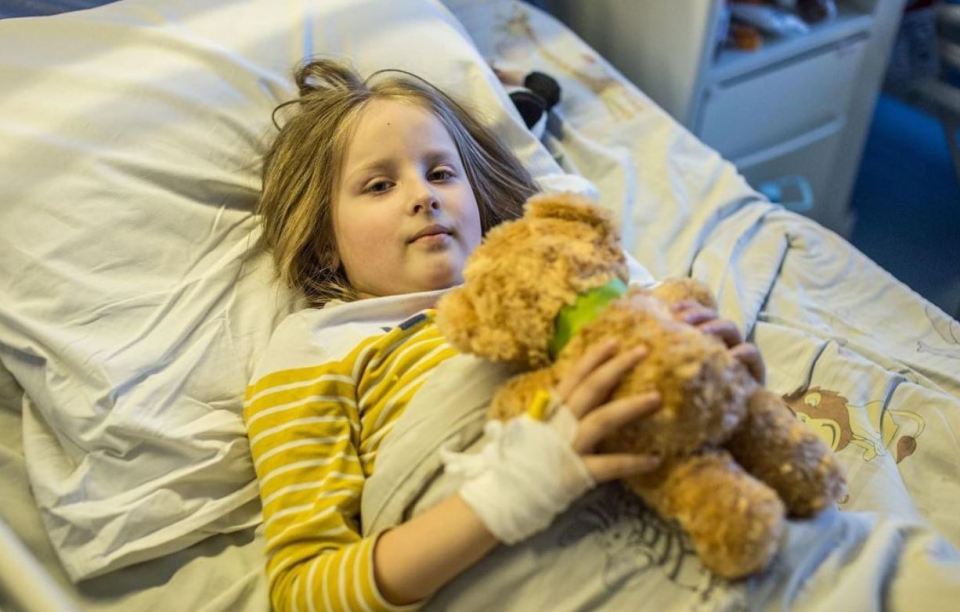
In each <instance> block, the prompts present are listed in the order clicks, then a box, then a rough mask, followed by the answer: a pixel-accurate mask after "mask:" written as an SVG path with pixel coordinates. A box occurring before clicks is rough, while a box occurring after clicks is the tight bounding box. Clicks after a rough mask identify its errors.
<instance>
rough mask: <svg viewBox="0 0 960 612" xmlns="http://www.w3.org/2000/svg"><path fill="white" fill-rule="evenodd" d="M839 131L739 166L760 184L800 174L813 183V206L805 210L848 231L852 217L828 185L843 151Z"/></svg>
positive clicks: (755, 184) (844, 232)
mask: <svg viewBox="0 0 960 612" xmlns="http://www.w3.org/2000/svg"><path fill="white" fill-rule="evenodd" d="M842 147H843V142H842V141H841V139H840V137H839V134H833V135H832V136H825V137H823V138H821V139H818V140H815V141H813V142H810V143H808V144H807V145H806V146H804V147H802V148H798V149H796V150H794V151H792V152H790V153H788V154H786V155H782V156H779V157H773V158H770V159H768V160H766V161H764V162H761V163H757V164H755V165H753V166H750V167H740V168H739V170H740V172H741V173H742V174H743V176H744V178H746V179H747V182H749V183H750V185H752V186H753V187H754V188H760V187H761V186H762V185H763V184H764V183H766V182H767V181H775V180H777V179H780V178H782V177H784V176H792V175H799V176H802V177H803V178H804V179H805V180H806V181H807V182H808V183H809V184H810V186H811V187H812V190H813V193H812V195H813V202H812V203H813V208H812V209H811V210H808V211H805V212H804V214H805V215H806V216H808V217H810V218H812V219H814V220H816V221H818V222H819V223H821V224H823V225H825V226H827V227H829V228H830V229H832V230H834V231H835V232H837V233H839V234H841V235H849V232H850V229H851V224H852V218H851V216H850V212H849V210H848V209H847V208H846V206H843V205H841V206H839V207H838V204H840V203H839V202H837V200H836V198H835V197H831V196H832V195H833V191H835V190H832V189H831V186H830V185H831V181H830V179H831V176H832V172H833V170H834V168H835V167H836V165H837V163H838V158H839V156H841V155H843V150H842Z"/></svg>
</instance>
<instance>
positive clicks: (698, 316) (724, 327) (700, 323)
mask: <svg viewBox="0 0 960 612" xmlns="http://www.w3.org/2000/svg"><path fill="white" fill-rule="evenodd" d="M673 312H674V316H675V317H676V318H677V320H680V321H685V322H686V323H689V324H690V325H693V326H695V327H697V328H699V329H700V330H701V331H703V332H704V333H707V334H710V335H712V336H716V337H717V338H719V339H720V340H722V341H723V343H724V344H725V345H726V346H727V350H728V351H729V353H730V356H731V357H733V358H734V359H736V360H737V361H739V362H740V363H742V364H743V365H744V366H746V368H747V371H749V372H750V375H751V376H753V378H754V380H756V381H757V382H758V383H760V384H761V385H762V384H763V381H764V380H765V379H766V366H765V365H764V363H763V357H762V356H761V355H760V350H759V349H757V347H756V345H754V344H751V343H749V342H744V341H743V336H742V335H741V334H740V330H739V329H738V328H737V325H736V324H735V323H734V322H733V321H728V320H727V319H721V318H719V315H718V314H717V311H716V310H713V309H712V308H707V307H706V306H703V305H701V304H699V303H697V302H690V301H683V302H678V303H676V304H674V305H673Z"/></svg>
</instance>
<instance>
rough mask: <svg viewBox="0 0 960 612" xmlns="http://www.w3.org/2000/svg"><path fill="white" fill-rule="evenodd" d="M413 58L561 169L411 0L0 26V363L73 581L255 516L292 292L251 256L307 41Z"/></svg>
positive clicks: (254, 6)
mask: <svg viewBox="0 0 960 612" xmlns="http://www.w3.org/2000/svg"><path fill="white" fill-rule="evenodd" d="M317 54H324V55H327V56H331V55H332V56H335V57H343V58H349V59H350V60H351V61H352V63H353V64H354V65H355V66H356V67H357V68H358V69H359V70H360V72H361V73H369V72H371V71H372V70H374V69H377V68H383V67H398V68H402V69H406V70H409V71H412V72H415V73H417V74H420V75H422V76H424V77H426V78H427V79H429V80H431V81H432V82H433V83H434V84H436V85H437V86H439V87H441V88H442V89H444V90H445V91H448V92H449V93H451V94H452V95H453V96H454V97H456V98H458V99H460V100H461V101H463V102H464V103H466V104H467V105H468V106H470V107H471V108H474V109H476V110H477V111H478V113H479V115H480V117H481V119H482V120H483V121H484V122H485V123H486V124H488V125H490V126H492V127H493V128H494V129H495V130H496V131H497V133H498V134H499V135H500V136H501V137H502V138H504V140H505V141H506V143H507V144H508V145H509V146H510V147H511V148H512V149H513V150H514V151H515V152H517V153H518V155H519V156H520V157H521V159H522V160H523V161H524V162H525V163H526V164H527V165H528V167H529V168H530V170H531V172H532V173H533V174H534V176H535V177H543V176H545V175H548V174H556V173H558V172H560V169H559V167H558V166H557V165H556V164H555V163H554V162H553V160H552V159H551V158H550V156H549V154H548V153H547V152H546V151H545V150H544V149H543V147H542V145H541V144H540V142H539V141H537V139H536V138H534V137H533V136H532V135H530V134H529V132H528V131H527V130H526V129H524V127H523V124H522V121H521V120H520V118H519V116H518V115H517V114H516V112H515V110H514V109H513V107H512V105H511V104H510V103H509V99H508V98H507V97H506V94H505V93H504V92H503V90H502V88H501V87H500V86H499V83H498V82H497V80H496V78H495V76H494V75H493V73H492V72H491V71H490V70H489V68H488V66H487V65H486V64H485V62H484V60H483V58H482V57H481V56H480V55H479V54H478V53H477V52H476V50H475V49H474V48H473V46H472V45H471V43H470V41H469V40H468V38H467V37H466V35H465V34H464V32H463V30H462V28H461V26H460V25H459V23H458V22H457V21H456V20H455V19H454V18H452V16H451V15H450V14H449V12H448V11H447V10H446V9H445V8H444V7H443V6H442V5H441V4H439V3H437V2H432V1H430V0H400V1H389V2H387V1H380V2H374V1H373V0H359V1H358V0H311V1H300V0H285V1H283V0H252V1H248V2H243V3H236V2H232V1H227V0H197V1H192V2H168V1H166V0H124V1H122V2H117V3H112V4H108V5H105V6H102V7H99V8H96V9H92V10H88V11H80V12H75V13H66V14H61V15H57V16H53V17H41V18H27V19H10V20H4V21H0V90H2V91H3V92H4V93H3V95H2V96H0V156H2V158H3V160H4V163H3V164H0V202H3V207H2V208H0V295H3V300H2V301H0V359H2V361H3V364H4V366H5V367H6V368H8V369H9V371H10V372H11V373H12V374H13V375H14V376H15V378H16V380H17V382H18V383H19V384H20V385H21V386H22V387H23V388H24V390H25V391H26V393H27V395H28V396H29V401H28V402H27V404H26V411H25V415H24V432H25V435H24V447H25V452H26V455H27V459H28V461H27V464H28V466H29V470H30V478H31V482H32V486H33V490H34V492H35V494H36V498H37V502H38V503H39V505H40V507H41V508H42V510H43V512H42V515H43V519H44V522H45V525H46V527H47V529H48V532H49V535H50V539H51V541H52V543H53V545H54V547H55V549H56V550H57V551H58V553H59V555H60V558H61V560H62V562H63V563H64V566H65V567H66V568H67V571H68V572H69V574H70V576H71V577H72V578H73V579H81V578H86V577H89V576H93V575H96V574H99V573H103V572H106V571H109V570H111V569H115V568H117V567H121V566H124V565H128V564H131V563H135V562H137V561H142V560H144V559H148V558H151V557H154V556H157V555H160V554H164V553H167V552H170V551H173V550H177V549H179V548H182V547H184V546H186V545H189V544H190V543H191V542H193V541H196V540H198V539H200V538H203V537H206V536H207V535H209V534H211V533H216V532H223V531H229V530H233V529H238V528H242V527H243V526H245V525H249V524H252V523H254V522H256V521H257V520H259V518H258V507H257V502H256V498H257V487H256V482H255V480H254V473H253V469H252V466H251V465H250V460H249V453H248V451H247V447H246V440H245V438H244V431H243V425H242V422H241V418H240V407H241V397H242V393H243V389H244V386H245V384H246V382H247V381H248V379H249V376H250V374H251V370H252V366H253V359H254V356H255V355H256V354H257V353H258V352H259V351H260V350H262V348H263V347H264V346H265V344H266V342H267V340H268V338H269V335H270V333H271V331H272V329H273V328H274V327H275V326H276V325H277V324H278V322H279V321H280V320H281V319H282V318H283V317H284V316H285V315H286V314H287V313H289V312H290V311H291V310H293V309H294V308H295V300H294V299H293V298H292V297H291V296H290V295H289V294H288V292H286V291H284V290H281V289H278V288H277V287H276V285H275V282H274V278H273V273H272V269H271V265H270V263H269V261H268V259H267V258H266V257H264V256H262V255H251V252H250V246H251V245H252V244H253V243H254V242H255V240H256V238H257V229H256V225H257V221H256V219H255V218H254V216H253V215H252V214H251V210H252V207H253V204H254V202H255V199H256V194H257V191H258V188H259V176H258V173H259V160H260V158H261V155H262V153H263V152H264V150H265V146H266V143H267V142H268V141H269V139H270V138H271V136H272V134H273V133H275V132H274V128H273V127H272V124H271V122H270V115H271V111H272V110H273V108H274V107H275V106H276V105H277V104H278V103H279V102H281V101H284V100H287V99H290V98H292V97H293V96H294V95H295V87H294V85H293V83H292V78H291V72H292V68H293V66H294V65H295V64H296V63H297V62H298V61H300V60H301V59H302V58H303V57H304V56H313V55H317Z"/></svg>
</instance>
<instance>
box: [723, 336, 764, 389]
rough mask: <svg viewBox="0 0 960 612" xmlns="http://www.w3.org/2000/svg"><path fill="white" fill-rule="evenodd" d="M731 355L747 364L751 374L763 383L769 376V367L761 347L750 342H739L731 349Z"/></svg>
mask: <svg viewBox="0 0 960 612" xmlns="http://www.w3.org/2000/svg"><path fill="white" fill-rule="evenodd" d="M730 356H731V357H733V358H734V359H736V360H737V361H739V362H740V363H742V364H743V365H744V366H746V368H747V370H748V371H749V372H750V375H751V376H752V377H753V379H754V380H756V381H757V382H758V383H760V384H761V385H762V384H764V381H765V380H766V377H767V368H766V366H765V365H764V363H763V356H761V355H760V349H758V348H757V345H755V344H751V343H749V342H744V343H743V344H738V345H737V346H735V347H733V348H732V349H730Z"/></svg>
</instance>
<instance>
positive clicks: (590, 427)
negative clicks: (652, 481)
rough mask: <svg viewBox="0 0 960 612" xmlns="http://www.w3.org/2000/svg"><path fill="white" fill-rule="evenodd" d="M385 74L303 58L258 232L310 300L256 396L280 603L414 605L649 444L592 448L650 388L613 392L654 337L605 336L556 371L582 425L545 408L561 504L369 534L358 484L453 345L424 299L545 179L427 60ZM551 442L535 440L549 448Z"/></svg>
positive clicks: (466, 507)
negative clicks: (556, 424) (627, 394)
mask: <svg viewBox="0 0 960 612" xmlns="http://www.w3.org/2000/svg"><path fill="white" fill-rule="evenodd" d="M375 76H377V77H379V78H377V79H376V80H371V79H368V80H366V81H364V80H362V79H361V78H360V77H359V76H358V75H357V74H355V73H354V72H353V71H351V70H349V69H347V68H345V67H343V66H341V65H339V64H337V63H334V62H331V61H315V62H312V63H309V64H307V65H306V66H304V67H303V68H301V69H300V70H299V71H298V72H297V74H296V81H297V84H298V86H299V88H300V98H299V100H297V101H296V102H297V103H298V105H299V112H298V114H297V115H296V116H295V117H293V118H292V119H290V120H289V121H288V122H287V123H286V124H285V125H284V126H283V128H282V129H281V130H280V133H279V135H278V137H277V140H276V142H275V144H274V145H273V147H272V148H271V150H270V151H269V152H268V154H267V156H266V159H265V163H264V169H263V191H262V195H261V198H260V202H259V213H260V214H261V215H262V220H263V230H264V231H263V243H264V246H265V247H267V248H269V249H270V250H271V251H272V253H273V256H274V261H275V264H276V267H277V270H278V273H279V276H280V278H281V279H282V280H283V281H284V282H285V283H287V284H288V285H289V286H291V287H293V288H295V289H298V290H300V291H302V292H303V293H304V295H305V296H306V298H307V300H308V301H309V303H310V307H309V308H307V309H305V310H303V311H300V312H297V313H294V314H293V315H291V316H290V317H288V318H287V319H286V320H284V321H283V322H282V323H281V325H280V326H279V327H278V328H277V330H276V331H275V333H274V335H273V337H272V338H271V341H270V345H269V347H268V349H267V351H266V354H265V355H264V356H263V358H262V359H261V362H260V364H259V365H258V368H257V372H256V373H255V375H254V377H253V380H252V382H251V384H250V386H249V387H248V390H247V401H246V407H245V410H244V419H245V422H246V425H247V429H248V436H249V440H250V448H251V453H252V456H253V459H254V465H255V468H256V471H257V475H258V478H259V485H260V494H261V500H262V504H263V517H264V521H265V535H266V543H267V544H266V546H267V553H268V556H269V560H268V564H267V574H268V580H269V583H270V589H271V598H272V601H273V605H274V606H275V607H276V608H278V609H303V610H306V609H311V610H312V609H318V608H319V609H351V610H359V609H367V610H380V609H384V610H390V609H405V608H402V607H401V606H406V605H408V604H413V605H414V607H415V605H416V604H417V603H418V602H422V601H423V600H424V599H425V598H427V597H429V596H430V595H431V594H433V593H434V592H435V591H436V590H437V589H439V588H440V587H441V586H443V585H444V584H446V583H447V582H449V581H450V580H451V579H453V578H454V577H455V576H456V575H457V574H459V573H460V572H462V571H463V570H464V569H466V568H468V567H469V566H471V565H472V564H473V563H475V562H476V561H478V560H479V559H481V558H482V557H483V556H484V555H485V554H487V553H488V552H489V551H490V550H492V549H493V548H494V547H495V546H496V545H497V543H498V542H499V541H502V540H506V539H516V538H517V537H525V536H526V535H529V534H530V533H532V532H533V531H536V530H538V529H541V528H543V527H545V526H546V524H547V523H549V522H550V520H551V519H552V517H553V516H555V515H556V514H557V513H559V512H560V511H562V510H563V509H564V508H565V507H566V506H567V505H568V504H569V503H570V502H571V501H573V499H574V498H576V497H577V496H579V495H580V494H582V493H583V492H584V491H585V490H586V489H587V488H589V487H591V486H593V485H595V484H596V483H600V482H605V481H608V480H611V479H616V478H622V477H625V476H629V475H632V474H636V473H640V472H643V471H646V470H650V469H652V468H653V467H654V466H655V464H656V460H655V459H654V458H652V457H648V456H632V455H623V456H615V455H593V454H591V451H592V449H593V448H594V447H595V446H596V445H597V443H598V442H599V441H600V440H601V439H603V438H604V437H605V436H606V435H607V434H608V433H610V432H612V431H613V430H615V429H617V428H619V427H621V426H623V425H624V424H627V423H629V422H631V421H633V420H635V419H638V418H643V417H644V416H645V415H647V414H649V413H651V412H652V411H654V410H655V409H656V408H657V405H658V398H657V397H654V396H643V397H636V398H631V399H628V400H619V401H613V402H609V403H608V402H607V401H606V400H607V398H608V396H609V394H610V392H611V390H612V389H613V388H614V387H615V386H616V384H617V382H618V381H619V379H620V377H621V375H622V374H623V373H624V372H626V371H627V370H628V369H630V368H631V367H633V366H634V365H635V364H636V363H637V362H638V361H639V360H640V359H642V357H643V355H642V354H641V353H639V352H624V353H622V354H617V353H618V352H617V350H616V346H615V345H613V344H610V345H607V346H603V347H599V348H598V349H596V350H595V351H594V352H593V353H591V354H589V355H586V356H585V357H584V358H583V360H582V362H581V363H580V364H579V367H578V368H576V369H575V371H574V372H572V373H571V374H570V375H569V376H568V377H567V378H566V379H564V380H563V381H561V382H560V383H559V384H558V386H557V389H556V390H555V391H556V393H557V394H558V395H559V396H560V397H561V398H562V399H563V401H564V404H565V406H566V408H567V409H568V410H569V413H570V415H572V416H573V417H574V418H575V419H576V421H577V423H578V425H577V427H576V430H575V434H574V437H573V439H572V441H571V440H568V439H565V438H563V437H561V436H560V435H556V434H551V433H547V434H544V432H545V431H547V430H550V431H552V429H551V428H550V426H549V425H547V424H535V425H534V429H536V428H537V427H539V428H541V429H537V430H536V431H535V432H534V435H538V436H540V437H541V438H543V444H546V445H547V446H549V447H550V448H549V449H548V450H549V452H550V453H552V455H553V456H554V457H555V458H558V459H556V460H559V461H560V462H561V463H562V464H563V465H565V466H566V468H565V470H563V469H556V466H555V465H551V466H545V465H544V466H540V468H541V469H543V467H549V468H550V469H548V470H547V471H548V472H552V473H553V475H554V479H555V480H556V481H557V482H555V483H553V484H552V485H551V486H553V492H554V493H555V495H554V501H553V502H552V504H553V505H552V506H551V507H550V508H548V509H546V510H544V511H542V512H540V513H539V514H540V516H538V517H537V518H536V519H535V520H534V521H533V522H532V523H531V521H530V519H529V517H526V518H525V517H520V516H513V515H510V508H511V507H515V508H516V509H518V510H519V509H521V508H523V507H529V506H530V504H528V503H527V502H525V501H524V500H523V499H520V498H519V497H522V496H523V495H526V494H528V492H526V491H524V490H523V489H524V488H523V487H519V490H515V491H513V492H511V493H510V496H508V497H507V498H506V499H500V500H486V499H485V498H484V496H477V495H473V496H472V497H471V498H470V501H469V503H468V501H467V500H466V498H465V496H464V495H463V494H455V495H453V496H451V497H449V498H448V499H446V500H445V501H443V502H441V503H440V504H438V505H436V506H435V507H433V508H432V509H430V510H428V511H426V512H424V513H422V514H420V515H418V516H416V517H415V518H413V519H411V520H410V521H408V522H406V523H403V524H401V525H398V526H396V527H394V528H393V529H390V530H387V531H385V532H383V533H379V534H375V535H373V536H370V537H367V538H364V537H362V536H361V535H360V531H361V530H360V521H361V519H362V517H360V516H359V508H360V496H361V493H362V491H363V487H364V481H365V479H367V478H369V477H370V476H371V474H372V473H373V471H374V469H375V462H376V457H377V450H378V448H379V447H380V444H381V443H382V442H383V439H384V438H385V436H386V435H387V434H388V433H389V431H390V429H391V427H392V426H393V423H394V422H395V421H396V419H397V418H398V417H399V416H400V415H401V413H402V412H403V410H404V407H405V406H406V404H407V402H408V401H409V400H410V399H411V398H412V397H413V395H414V394H415V393H416V391H417V390H418V389H419V387H420V386H421V385H422V383H423V382H424V380H425V379H426V377H427V376H428V375H429V373H430V372H431V370H432V369H433V368H434V367H435V366H437V365H438V364H440V363H441V362H443V361H445V360H446V359H448V358H450V357H451V356H453V355H454V354H455V351H454V350H453V349H452V348H451V347H450V346H449V345H448V344H446V343H445V342H444V340H443V338H442V337H441V336H440V335H439V333H438V332H437V329H436V326H435V325H433V324H432V311H430V310H429V309H430V308H431V307H432V306H433V305H434V303H435V301H436V299H437V298H438V297H439V295H440V294H442V292H443V291H444V290H445V289H447V288H449V287H451V286H453V285H455V284H457V283H459V282H461V280H462V279H461V272H462V270H463V265H464V261H465V260H466V258H467V256H468V255H469V254H470V252H471V251H472V250H473V248H474V247H476V246H477V244H478V243H479V242H480V240H481V237H482V236H483V234H484V232H486V231H487V230H488V229H489V228H490V227H492V226H494V225H496V224H497V223H499V222H501V221H503V220H506V219H513V218H516V217H518V216H519V215H520V214H521V209H522V204H523V202H524V201H525V200H526V199H527V198H528V197H529V196H530V195H531V194H533V193H535V192H536V191H537V186H536V185H535V184H534V182H533V180H532V179H531V177H530V175H529V174H528V173H527V172H526V171H525V170H524V168H523V167H522V165H521V164H520V163H519V161H518V160H517V159H516V158H515V157H514V156H513V155H512V154H511V153H510V151H508V150H507V149H506V148H505V147H504V146H503V145H501V144H500V143H499V142H498V141H497V139H496V137H495V136H494V135H493V134H492V133H491V132H489V131H488V130H487V129H485V128H484V127H483V126H482V125H481V124H480V123H478V122H477V121H476V120H475V119H473V118H472V117H471V116H470V114H469V113H467V112H466V111H465V110H464V109H463V108H462V107H461V106H460V105H458V104H457V103H456V102H454V101H453V100H451V99H450V98H448V97H447V96H445V95H444V94H443V93H441V92H439V91H438V90H436V89H435V88H433V87H431V86H429V85H428V84H426V83H425V82H423V81H421V80H417V79H412V78H405V77H398V76H383V75H381V74H377V75H375ZM678 316H683V317H684V318H686V319H687V320H689V321H691V322H693V323H696V324H702V325H704V326H705V327H706V328H707V329H709V330H711V331H713V332H714V333H717V334H718V335H720V336H721V337H723V338H724V339H725V340H726V341H727V343H728V345H729V346H731V347H732V346H737V345H739V346H737V348H735V349H732V350H735V351H737V353H738V354H740V355H741V356H742V358H743V359H744V360H745V361H747V362H749V363H750V365H752V366H753V367H754V368H759V367H762V363H761V362H760V361H759V358H758V357H757V356H756V352H755V350H753V349H752V345H747V344H742V343H741V338H740V336H739V332H738V331H737V330H736V327H735V326H733V324H731V323H729V322H725V321H719V320H716V316H715V314H714V313H711V312H708V311H704V310H703V309H697V308H693V307H690V308H688V309H686V310H684V311H682V312H680V313H679V314H678ZM440 408H442V407H439V408H438V409H440ZM518 421H519V419H518ZM528 454H529V453H528ZM545 456H546V454H544V455H543V456H539V458H538V457H533V458H532V459H530V460H531V461H537V460H539V462H540V463H541V464H545V463H546V459H545ZM503 468H504V469H503V472H504V473H503V474H498V475H496V476H497V478H500V480H498V481H496V482H497V483H500V482H502V483H503V487H499V486H498V487H494V488H495V489H499V488H502V489H503V490H504V491H509V490H510V486H509V482H508V481H510V480H511V474H510V469H511V466H509V465H505V466H503ZM536 468H537V466H532V467H531V469H536ZM514 480H516V479H514ZM465 486H466V485H465ZM478 497H479V499H478ZM497 502H500V503H499V505H497ZM493 506H496V507H493ZM504 507H506V513H507V515H509V516H506V519H507V522H509V523H511V530H510V532H509V533H510V534H511V535H510V537H509V538H508V537H507V535H506V534H507V531H506V530H505V528H504V527H503V522H504V516H502V515H503V513H504ZM514 514H516V513H514ZM524 521H526V522H525V523H524ZM521 523H523V525H521V526H520V529H519V531H518V530H517V526H518V525H520V524H521ZM518 533H519V534H520V535H519V536H518V535H516V534H518Z"/></svg>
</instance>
